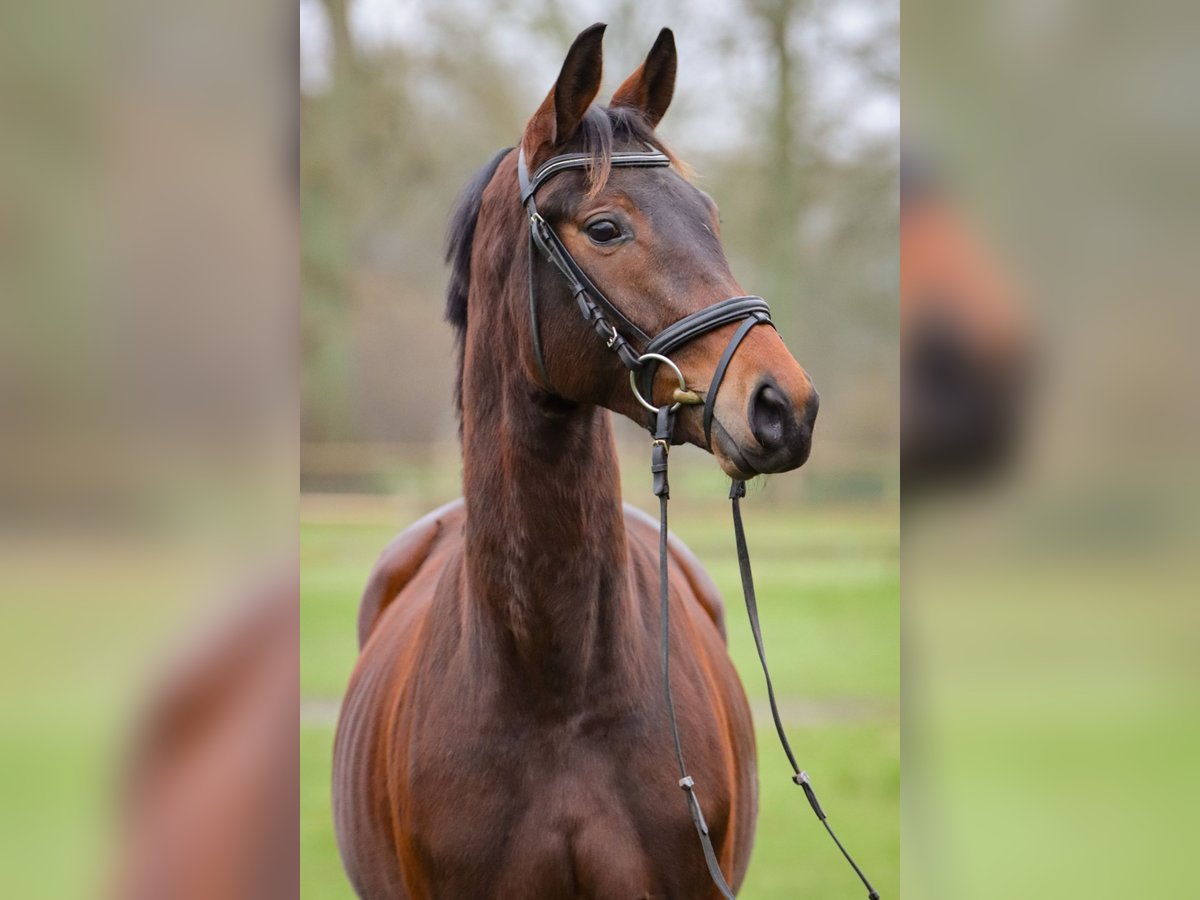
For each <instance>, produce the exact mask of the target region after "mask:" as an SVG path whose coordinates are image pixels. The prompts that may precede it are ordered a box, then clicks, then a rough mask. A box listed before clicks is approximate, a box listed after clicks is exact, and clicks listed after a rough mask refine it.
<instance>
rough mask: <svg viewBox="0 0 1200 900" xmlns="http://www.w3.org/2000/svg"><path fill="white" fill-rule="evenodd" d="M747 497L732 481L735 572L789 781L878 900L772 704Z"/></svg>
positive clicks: (739, 483)
mask: <svg viewBox="0 0 1200 900" xmlns="http://www.w3.org/2000/svg"><path fill="white" fill-rule="evenodd" d="M745 496H746V482H744V481H739V480H738V479H736V478H735V479H733V483H732V484H731V485H730V488H729V499H730V500H731V501H732V504H731V505H732V507H733V536H734V541H735V542H736V543H737V559H738V570H739V571H740V572H741V575H742V595H743V597H745V600H746V615H747V616H748V617H749V619H750V631H751V632H752V633H753V635H754V646H755V648H756V649H757V650H758V661H759V663H760V664H761V665H762V670H763V678H764V679H765V680H766V683H767V699H769V700H770V701H771V718H772V719H774V720H775V733H776V734H778V735H779V743H780V744H781V745H782V746H783V752H784V753H786V754H787V758H788V762H789V763H791V765H792V772H793V773H794V774H793V775H792V781H794V782H796V784H798V785H800V787H801V788H803V789H804V795H805V796H806V797H807V798H808V804H809V806H811V807H812V811H813V812H814V813H816V816H817V818H818V819H820V821H821V824H822V825H824V826H825V830H826V831H828V832H829V836H830V837H831V838H833V842H834V843H835V844H837V847H838V849H839V850H841V851H842V856H844V857H846V862H848V863H850V866H851V868H853V869H854V871H855V874H857V875H858V877H859V879H860V880H861V881H862V883H863V885H864V886H865V887H866V889H867V896H868V897H869V898H870V900H879V893H878V891H876V890H875V888H873V887H871V882H870V881H868V880H867V876H866V875H864V874H863V871H862V869H860V868H859V867H858V863H856V862H855V861H854V859H853V858H852V857H851V856H850V854H849V853H848V852H847V851H846V848H845V847H843V846H842V842H841V841H839V840H838V838H837V835H836V834H834V833H833V829H832V828H831V827H830V826H829V820H828V819H827V818H826V817H825V811H824V810H823V809H821V804H820V803H819V802H818V801H817V794H816V792H815V791H814V790H813V786H812V783H811V782H810V781H809V780H808V773H807V772H805V771H804V770H803V769H801V768H800V766H799V765H798V764H797V763H796V754H795V753H793V752H792V745H791V743H790V742H789V741H788V738H787V732H786V731H784V728H783V720H782V719H781V718H780V715H779V704H778V703H777V702H776V700H775V686H774V685H773V684H772V683H771V670H770V669H769V668H768V667H767V651H766V648H765V647H764V646H763V636H762V626H761V625H760V624H759V621H758V598H757V595H756V594H755V593H754V574H753V572H751V570H750V549H749V547H748V546H747V545H746V532H745V529H744V528H743V527H742V506H741V500H742V498H743V497H745Z"/></svg>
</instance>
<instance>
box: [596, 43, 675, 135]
mask: <svg viewBox="0 0 1200 900" xmlns="http://www.w3.org/2000/svg"><path fill="white" fill-rule="evenodd" d="M675 66H676V55H675V35H674V34H673V33H672V32H671V29H670V28H664V29H663V30H662V31H660V32H659V33H658V39H657V40H656V41H655V42H654V46H653V47H651V48H650V52H649V53H648V54H647V55H646V61H645V62H644V63H642V64H641V65H640V66H638V67H637V69H636V70H635V71H634V73H633V74H632V75H630V76H629V77H628V78H626V79H625V83H624V84H622V85H621V86H620V87H619V88H617V92H616V93H615V94H613V98H612V102H611V103H610V104H609V106H623V107H626V108H629V109H636V110H640V111H641V113H642V115H643V116H645V117H646V121H647V122H649V123H650V127H651V128H654V127H656V126H657V125H658V123H659V122H660V121H662V117H663V115H664V114H665V113H666V111H667V107H668V106H670V105H671V97H672V96H674V94H675Z"/></svg>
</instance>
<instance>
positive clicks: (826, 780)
mask: <svg viewBox="0 0 1200 900" xmlns="http://www.w3.org/2000/svg"><path fill="white" fill-rule="evenodd" d="M898 16H899V9H898V4H896V3H894V2H891V0H885V2H876V0H862V2H856V0H852V2H822V0H717V2H707V3H699V4H697V3H684V2H667V0H653V2H637V3H633V2H614V3H607V4H589V3H583V2H572V0H550V2H543V0H501V2H484V0H447V2H440V3H411V2H398V0H356V2H346V0H302V2H301V5H300V53H301V90H302V92H301V120H300V122H301V125H300V128H301V155H300V204H301V217H302V237H301V242H302V243H301V247H302V250H301V271H302V285H303V287H302V292H303V293H302V310H301V341H302V351H303V352H302V382H303V392H302V423H301V449H302V452H301V487H302V494H301V504H300V515H301V532H300V535H301V566H302V584H301V609H302V613H301V635H302V637H301V640H302V657H301V691H302V703H301V766H302V782H301V784H302V793H301V802H302V819H301V823H302V824H301V840H302V894H303V896H305V897H311V898H314V900H316V898H341V897H349V896H350V892H349V887H348V885H347V883H346V880H345V877H344V875H343V874H342V871H341V865H340V862H339V860H338V857H337V851H336V847H335V845H334V842H333V834H332V825H331V822H330V813H329V757H330V748H331V743H332V735H333V727H334V724H335V722H336V716H337V708H338V702H339V698H340V697H341V694H342V691H343V690H344V688H345V684H346V681H347V679H348V676H349V672H350V669H351V667H352V666H353V663H354V659H355V656H356V647H355V628H354V623H355V615H356V610H357V602H358V597H359V595H360V593H361V590H362V587H363V585H364V584H365V581H366V578H367V575H368V573H369V571H370V568H371V566H372V564H373V561H374V559H375V557H376V555H377V554H378V553H379V551H380V550H381V549H382V548H383V546H384V544H385V543H386V542H387V541H388V540H389V539H390V537H391V536H392V535H394V534H395V533H396V532H397V531H399V530H400V529H402V528H403V527H405V526H407V525H408V524H409V523H411V522H412V521H414V520H415V519H416V518H418V517H419V516H420V515H422V514H424V513H425V512H427V511H428V510H430V509H432V508H434V507H435V506H437V505H439V504H440V503H442V502H444V501H446V500H448V499H451V498H452V497H454V496H457V495H458V494H459V493H460V483H459V476H460V463H459V447H458V439H457V422H456V421H455V417H454V410H453V403H452V393H451V391H452V383H453V366H454V354H453V344H452V334H451V331H450V328H449V326H447V325H446V324H444V323H443V322H442V320H441V317H442V309H443V298H444V292H445V286H446V274H447V273H446V269H445V267H444V266H443V263H442V240H443V235H444V231H445V223H446V220H447V217H448V215H449V213H450V210H451V208H452V206H453V203H454V200H455V198H456V196H457V194H458V191H459V190H460V188H461V187H462V186H463V185H464V184H465V182H466V181H467V179H468V178H469V177H470V175H471V174H472V173H474V172H475V171H476V170H477V169H478V168H479V167H480V166H482V165H483V164H484V163H485V162H486V161H487V160H488V159H489V158H490V157H491V156H492V154H493V153H494V152H495V151H496V150H497V149H498V148H500V147H504V146H511V145H513V144H514V143H515V142H516V141H517V139H518V138H519V136H520V134H521V132H522V130H523V128H524V125H525V122H526V120H527V119H528V117H529V116H530V115H531V114H532V112H533V111H534V110H535V109H536V108H537V106H538V104H539V103H540V102H541V100H542V99H543V97H544V96H545V94H546V91H547V90H548V89H549V88H550V86H551V85H552V84H553V82H554V79H555V77H556V76H557V74H558V69H559V66H560V65H561V64H562V60H563V57H564V55H565V52H566V49H567V47H569V46H570V43H571V41H572V40H573V39H574V37H575V35H576V34H578V32H579V31H581V30H582V29H583V28H585V27H586V26H588V25H590V24H591V23H592V22H594V21H597V20H601V21H606V22H608V23H609V27H608V31H607V33H606V36H605V72H606V77H605V84H604V87H603V88H602V90H601V95H600V96H601V100H602V101H604V100H607V98H608V96H609V95H610V94H611V92H612V90H614V89H615V88H616V86H617V85H618V84H619V83H620V81H621V80H622V79H623V78H624V77H625V76H626V75H628V74H629V72H631V71H632V70H633V69H634V68H635V67H636V66H637V65H639V64H640V63H641V61H642V59H643V58H644V57H645V54H646V52H647V51H648V50H649V48H650V45H651V44H652V43H653V40H654V38H655V36H656V35H657V33H658V30H659V29H660V28H661V27H663V26H669V27H671V28H672V29H673V30H674V32H675V36H676V42H677V44H678V47H679V60H680V61H679V74H678V80H677V87H676V93H675V99H674V102H673V103H672V106H671V109H670V112H669V113H668V114H667V116H666V118H665V119H664V121H663V124H662V126H661V127H660V130H659V131H660V134H661V135H662V136H663V138H664V140H665V141H666V142H667V143H668V144H669V145H670V146H671V147H672V148H673V149H674V150H675V151H676V152H677V153H678V154H679V155H680V156H681V157H682V158H683V159H685V160H686V161H687V162H688V163H689V164H691V165H692V166H693V167H694V169H695V170H696V172H697V180H698V183H699V184H700V186H701V187H703V188H704V189H705V190H706V191H708V192H709V193H710V194H711V195H712V196H713V197H714V198H715V199H716V200H717V202H718V204H719V205H720V207H721V213H722V234H723V239H724V244H725V248H726V251H727V254H728V256H729V259H730V263H731V266H732V268H733V271H734V273H735V275H736V276H737V277H738V279H739V281H740V282H741V283H742V284H743V285H744V286H745V287H746V288H747V289H748V290H752V291H755V292H756V293H760V294H762V295H763V296H765V297H766V298H767V299H768V300H769V302H770V303H771V306H772V310H773V313H774V316H775V320H776V322H777V324H778V326H779V330H780V332H781V334H782V335H783V337H784V339H785V341H786V342H787V343H788V346H789V348H790V349H791V350H792V351H793V353H794V354H795V355H796V357H797V358H798V359H799V360H800V361H801V363H802V364H803V365H804V367H805V368H806V370H807V371H808V372H809V373H810V374H811V375H812V377H813V379H814V381H815V382H816V385H817V387H818V389H819V390H820V392H821V400H822V403H821V415H820V420H819V422H818V426H817V429H816V439H815V441H814V449H813V454H812V458H811V460H810V461H809V463H808V464H807V465H806V466H805V467H804V468H803V469H802V470H800V471H798V472H794V473H790V474H788V475H786V476H780V477H777V478H772V479H770V480H769V481H768V482H767V483H766V484H759V483H756V484H754V485H752V486H751V497H750V499H749V501H748V502H747V508H746V515H747V517H748V525H747V527H748V529H749V537H750V541H751V546H752V547H753V552H754V555H755V556H754V559H755V567H756V569H755V571H756V574H757V575H758V577H759V579H760V585H759V590H760V605H761V606H762V610H763V620H764V628H765V630H766V634H767V641H768V649H769V650H770V651H772V661H773V669H774V670H775V672H776V673H777V674H776V682H777V685H778V687H779V689H780V691H781V693H782V694H783V695H784V697H785V700H784V707H785V717H786V718H787V721H788V724H789V726H790V729H791V731H792V733H793V734H794V741H795V742H796V744H797V748H798V752H799V754H800V756H801V758H802V761H803V765H805V766H806V767H807V768H808V770H809V771H810V773H811V774H812V777H813V778H814V780H815V783H816V784H817V785H818V786H819V790H820V792H821V797H822V802H823V803H824V804H825V805H826V807H827V809H828V810H829V811H830V813H831V814H832V816H833V817H834V822H835V824H836V825H837V827H838V829H839V835H840V836H841V837H842V838H843V839H844V840H845V841H846V842H847V843H848V845H849V846H850V847H851V848H852V849H853V851H854V853H855V854H856V856H857V858H858V859H859V861H860V862H861V863H862V865H863V866H864V867H865V868H866V869H867V872H868V874H869V875H870V876H871V878H872V879H873V880H874V881H875V884H876V886H877V887H878V888H879V889H880V890H881V891H883V892H884V895H885V896H893V897H894V896H896V895H897V893H898V884H899V768H898V763H899V751H900V744H899V604H898V600H899V580H898V579H899V576H898V564H899V452H898V439H899V429H900V422H899V410H898V407H897V402H896V399H897V396H898V392H899V359H900V356H899V348H898V333H899V309H898V304H897V295H896V284H897V280H898V277H899V256H898V247H897V241H896V235H897V229H898V228H899V216H900V204H899V180H898V175H899V105H898V102H899V101H898V90H899V75H900V72H899V46H898V40H899V20H898ZM618 438H619V443H620V447H621V453H622V458H623V462H622V469H623V471H624V473H625V483H624V496H625V499H626V500H627V501H629V502H632V503H635V504H639V505H642V506H647V507H648V501H649V500H653V497H652V496H651V495H650V493H649V490H648V487H649V482H648V479H647V476H646V474H645V473H646V456H645V454H646V452H647V450H646V439H645V435H644V434H643V433H642V432H641V430H640V429H639V428H637V427H636V426H634V425H633V424H632V423H628V422H625V421H624V420H622V421H621V422H619V423H618ZM672 478H673V486H674V490H673V502H672V525H673V528H674V530H675V531H677V532H678V533H679V534H680V536H682V537H683V538H684V539H685V540H686V541H687V542H688V543H689V544H690V545H691V547H692V548H693V549H694V550H695V551H696V552H697V553H698V554H699V556H700V558H701V559H702V560H703V561H704V562H705V565H706V566H707V567H708V568H709V571H710V572H711V573H712V574H713V576H714V577H715V578H716V580H717V582H718V584H719V586H720V587H721V589H722V593H723V594H724V596H725V597H726V599H727V602H728V604H729V607H730V617H729V620H730V623H731V627H730V631H731V637H730V643H731V652H732V654H733V656H734V660H735V663H736V664H737V666H738V669H739V671H740V673H741V674H742V678H743V681H744V683H745V685H746V688H747V691H748V693H749V694H750V696H751V698H752V702H753V704H754V708H755V713H756V720H757V721H758V723H759V725H760V734H759V746H760V758H761V776H762V805H763V811H762V816H761V819H760V823H759V831H758V840H757V844H756V850H755V856H754V859H753V861H752V863H751V869H750V875H749V878H748V881H747V884H746V887H745V889H744V891H743V892H742V894H741V896H743V897H746V898H749V900H755V898H758V900H765V898H779V900H784V898H788V900H790V898H794V897H798V896H814V897H824V896H830V897H832V896H844V895H847V894H849V893H850V892H852V891H855V890H858V887H857V885H856V884H855V879H854V875H853V873H852V872H851V871H850V870H849V868H848V867H847V866H846V865H845V862H844V860H842V859H841V858H840V856H839V854H838V853H837V850H836V848H835V847H834V846H833V845H832V844H831V843H829V841H828V838H827V837H826V836H825V835H823V834H822V833H821V831H822V830H821V828H820V826H819V824H818V823H817V822H816V821H815V820H814V819H813V817H812V813H811V810H809V809H808V807H807V804H806V803H805V802H804V799H803V797H802V795H800V794H799V792H798V791H796V789H795V786H794V785H793V784H791V783H790V781H789V778H788V775H787V766H786V760H785V759H784V758H783V755H782V751H781V750H779V748H778V745H777V743H776V741H775V738H774V736H773V734H772V733H771V730H770V726H769V723H770V718H769V714H768V713H767V710H766V707H765V692H764V689H763V686H762V679H761V674H760V673H758V672H757V670H756V666H755V658H754V650H753V644H752V640H751V638H750V635H749V629H748V626H747V625H746V624H745V614H744V612H742V611H741V610H740V608H739V603H740V601H739V600H738V598H739V597H740V588H739V587H738V576H737V567H736V559H735V556H734V551H733V544H732V533H731V526H730V523H729V509H728V500H727V499H726V495H727V492H728V482H727V480H726V479H724V478H723V476H722V475H721V473H720V471H719V470H718V469H717V467H716V466H715V464H714V463H713V462H712V460H711V458H710V457H708V456H707V455H706V454H703V453H701V452H700V451H697V450H694V448H683V450H682V452H680V453H679V458H678V459H675V457H674V455H673V457H672ZM760 481H761V479H760ZM763 725H765V726H766V729H765V730H763V729H762V728H761V726H763Z"/></svg>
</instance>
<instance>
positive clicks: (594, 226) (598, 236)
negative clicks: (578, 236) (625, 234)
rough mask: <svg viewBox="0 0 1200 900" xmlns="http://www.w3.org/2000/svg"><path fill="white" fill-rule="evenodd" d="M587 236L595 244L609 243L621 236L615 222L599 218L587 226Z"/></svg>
mask: <svg viewBox="0 0 1200 900" xmlns="http://www.w3.org/2000/svg"><path fill="white" fill-rule="evenodd" d="M586 230H587V233H588V237H590V238H591V239H592V240H593V241H595V242H596V243H597V244H610V243H612V242H613V241H615V240H616V239H617V238H619V237H620V236H621V229H620V228H618V227H617V223H616V222H612V221H610V220H608V219H600V220H598V221H596V222H592V223H591V224H590V225H588V226H587V229H586Z"/></svg>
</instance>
